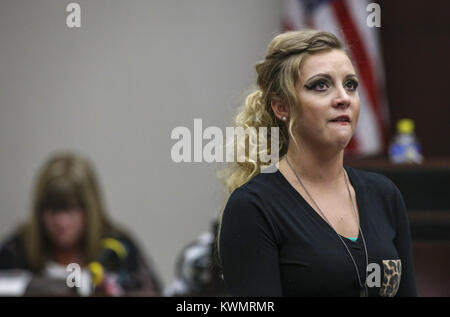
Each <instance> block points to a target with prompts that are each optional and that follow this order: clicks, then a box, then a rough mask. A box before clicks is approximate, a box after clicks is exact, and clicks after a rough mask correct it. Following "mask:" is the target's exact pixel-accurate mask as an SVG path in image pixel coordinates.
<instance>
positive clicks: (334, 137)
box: [295, 49, 360, 149]
mask: <svg viewBox="0 0 450 317" xmlns="http://www.w3.org/2000/svg"><path fill="white" fill-rule="evenodd" d="M357 86H358V79H357V77H356V73H355V70H354V68H353V65H352V63H351V61H350V59H349V58H348V56H347V55H346V54H345V53H344V52H343V51H341V50H336V49H333V50H330V51H325V52H320V53H317V54H314V55H310V56H308V57H306V59H305V60H304V62H303V65H302V66H301V68H300V80H299V83H298V85H297V91H298V98H299V102H300V108H299V112H298V117H297V119H296V122H297V124H296V126H295V131H296V132H297V134H298V137H299V138H300V139H301V141H303V143H306V144H310V145H313V146H319V147H322V146H325V147H327V148H329V147H330V146H333V147H336V148H337V149H343V148H345V147H346V146H347V144H348V142H349V141H350V139H351V137H352V135H353V133H354V131H355V128H356V123H357V122H358V117H359V109H360V101H359V95H358V92H357V89H356V88H357ZM342 115H345V116H347V117H348V119H349V121H348V122H342V121H341V122H335V121H331V120H333V119H335V118H337V117H339V116H342Z"/></svg>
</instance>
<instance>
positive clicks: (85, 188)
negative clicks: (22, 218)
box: [22, 153, 112, 272]
mask: <svg viewBox="0 0 450 317" xmlns="http://www.w3.org/2000/svg"><path fill="white" fill-rule="evenodd" d="M72 207H77V208H80V209H81V210H82V211H83V212H84V214H85V217H86V221H85V223H86V227H85V230H84V235H83V241H82V248H83V250H82V251H83V255H84V260H85V262H90V261H92V260H93V259H94V258H95V256H96V254H97V252H98V248H99V242H100V240H101V238H102V237H103V236H104V235H105V234H107V233H109V232H111V230H112V226H111V224H110V222H109V221H108V219H107V217H106V215H105V210H104V205H103V202H102V197H101V193H100V188H99V186H98V183H97V178H96V176H95V172H94V169H93V167H92V166H91V164H90V163H89V161H88V160H87V159H85V158H82V157H81V156H79V155H75V154H74V153H61V154H57V155H54V156H53V157H51V158H50V159H49V160H48V161H47V162H46V163H45V164H44V166H43V167H42V168H41V170H40V171H39V175H38V177H37V181H36V184H35V187H34V192H33V202H32V214H31V218H30V220H29V221H28V222H27V223H26V224H25V226H24V227H23V232H22V234H23V236H22V237H23V246H24V249H25V257H26V260H27V263H28V265H29V267H30V269H31V270H32V271H36V272H37V271H40V270H41V269H43V267H44V262H45V257H46V256H48V253H49V252H51V250H50V248H51V243H50V241H49V239H48V236H47V234H46V232H45V229H44V227H43V224H42V212H43V210H45V209H53V210H55V209H67V208H72Z"/></svg>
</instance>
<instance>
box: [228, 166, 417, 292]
mask: <svg viewBox="0 0 450 317" xmlns="http://www.w3.org/2000/svg"><path fill="white" fill-rule="evenodd" d="M344 168H345V170H346V171H347V173H348V176H349V180H350V182H351V184H352V186H353V188H354V190H355V194H356V200H357V204H358V209H359V217H360V226H361V230H362V232H363V235H364V238H365V241H366V245H367V252H368V262H369V264H370V263H377V264H378V265H379V270H378V272H380V274H379V275H378V276H379V277H380V279H379V284H378V285H380V286H379V287H377V284H376V282H377V280H376V271H377V269H376V268H371V270H369V273H368V275H369V279H370V280H371V285H372V287H369V288H368V291H369V293H368V294H369V296H417V290H416V282H415V277H414V266H413V262H412V251H411V234H410V228H409V221H408V217H407V211H406V206H405V203H404V201H403V198H402V195H401V193H400V191H399V190H398V188H397V187H396V186H395V184H394V183H393V182H392V181H391V180H389V179H388V178H387V177H385V176H383V175H381V174H377V173H372V172H366V171H361V170H357V169H354V168H351V167H348V166H344ZM342 240H344V242H345V243H346V244H347V246H348V248H349V250H350V251H351V253H352V255H353V257H354V259H355V262H356V263H357V266H358V268H359V272H360V276H361V278H362V282H364V280H365V276H366V274H365V267H366V259H365V251H364V245H363V243H362V238H361V234H360V235H359V236H358V239H357V240H356V241H355V242H353V241H351V240H350V239H347V238H345V237H342ZM219 255H220V260H221V265H222V270H223V276H224V280H225V284H226V286H227V288H228V291H229V292H230V293H231V295H233V296H359V295H360V290H361V288H360V286H359V283H358V277H357V274H356V270H355V265H354V264H353V262H352V260H351V258H350V256H349V254H348V252H347V250H346V249H345V247H344V245H343V244H342V242H341V241H340V239H339V236H338V235H337V234H336V232H335V231H334V230H333V228H332V227H330V225H329V224H328V223H327V222H326V221H325V220H324V219H323V218H322V217H321V216H320V215H319V214H317V212H316V211H315V210H314V209H313V208H312V207H311V206H310V205H309V204H308V203H307V202H306V201H305V199H304V198H303V197H302V196H301V195H300V193H298V192H297V191H296V190H295V188H294V187H292V185H291V184H290V183H289V182H288V181H287V180H286V178H285V177H284V176H283V175H282V174H281V173H280V171H278V170H277V171H276V172H275V173H261V174H258V175H257V176H255V177H254V178H252V179H251V180H250V181H249V182H247V183H246V184H244V185H243V186H241V187H239V188H238V189H236V190H235V191H234V192H233V193H232V195H231V196H230V198H229V200H228V203H227V205H226V207H225V210H224V213H223V217H222V225H221V230H220V240H219ZM371 273H373V274H372V275H371ZM374 284H375V286H373V285H374Z"/></svg>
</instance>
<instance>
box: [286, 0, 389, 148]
mask: <svg viewBox="0 0 450 317" xmlns="http://www.w3.org/2000/svg"><path fill="white" fill-rule="evenodd" d="M369 3H370V2H369V1H367V0H285V5H284V13H283V19H282V21H283V22H282V23H283V29H284V30H285V31H288V30H298V29H304V28H314V29H320V30H323V31H328V32H332V33H333V34H335V35H336V36H337V37H338V38H339V39H340V40H341V41H342V42H343V43H346V46H347V48H348V51H349V53H350V55H351V57H352V60H353V61H354V66H355V67H356V71H357V74H358V77H359V79H360V86H359V87H360V88H359V89H358V92H359V97H360V100H361V111H360V115H359V121H358V125H357V127H356V131H355V134H354V136H353V138H352V140H351V141H350V143H349V145H348V146H347V148H346V154H357V155H376V154H381V153H383V152H384V151H385V149H386V147H387V142H388V141H387V133H388V127H389V115H388V107H387V99H386V97H385V89H384V87H385V86H384V73H383V61H382V57H381V47H380V41H379V34H378V31H379V28H377V27H369V26H368V24H367V17H368V15H369V14H370V13H371V11H367V6H368V4H369Z"/></svg>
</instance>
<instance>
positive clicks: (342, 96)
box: [333, 87, 350, 108]
mask: <svg viewBox="0 0 450 317" xmlns="http://www.w3.org/2000/svg"><path fill="white" fill-rule="evenodd" d="M349 106H350V96H349V95H348V93H347V91H346V90H345V89H344V88H343V87H342V88H340V89H338V90H337V92H336V96H335V98H334V99H333V107H336V108H338V107H342V108H347V107H349Z"/></svg>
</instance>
